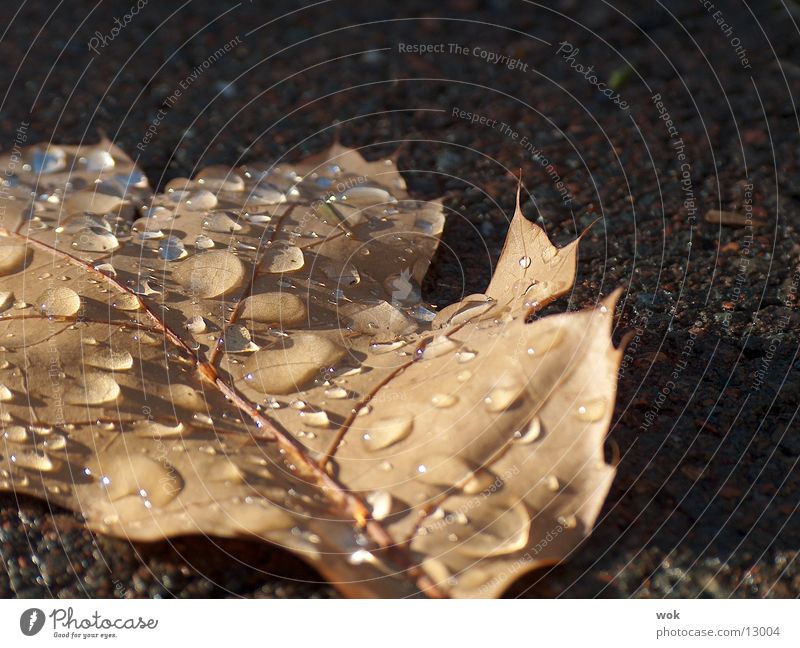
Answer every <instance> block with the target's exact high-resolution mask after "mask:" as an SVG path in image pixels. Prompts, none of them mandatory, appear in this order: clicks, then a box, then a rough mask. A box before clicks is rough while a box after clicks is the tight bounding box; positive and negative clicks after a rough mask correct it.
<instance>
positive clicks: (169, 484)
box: [95, 453, 184, 507]
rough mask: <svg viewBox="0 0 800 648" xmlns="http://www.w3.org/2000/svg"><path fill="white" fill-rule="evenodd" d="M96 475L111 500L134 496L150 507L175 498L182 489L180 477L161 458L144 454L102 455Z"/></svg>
mask: <svg viewBox="0 0 800 648" xmlns="http://www.w3.org/2000/svg"><path fill="white" fill-rule="evenodd" d="M95 472H97V473H98V474H102V475H103V477H102V478H101V484H103V485H104V486H105V488H106V492H107V493H108V496H109V497H110V498H111V499H112V500H119V499H122V498H123V497H127V496H130V495H136V496H138V497H140V498H141V499H142V500H143V503H147V502H149V503H150V504H151V505H152V506H157V507H162V506H166V505H167V504H169V503H170V502H171V501H172V500H174V499H175V498H176V497H177V496H178V494H179V493H180V492H181V490H183V486H184V483H183V478H182V477H181V475H180V474H179V473H178V471H177V470H176V469H175V468H174V467H172V466H170V465H168V464H166V462H163V461H156V460H154V459H151V458H150V457H147V456H145V455H143V454H134V453H125V454H117V455H112V456H111V457H103V458H102V461H101V462H100V466H99V469H98V470H95Z"/></svg>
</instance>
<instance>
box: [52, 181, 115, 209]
mask: <svg viewBox="0 0 800 648" xmlns="http://www.w3.org/2000/svg"><path fill="white" fill-rule="evenodd" d="M103 189H105V190H107V191H108V190H110V191H111V193H110V194H109V193H102V190H103ZM117 191H118V188H116V187H110V186H106V185H94V188H92V189H85V190H84V191H76V192H74V193H72V194H69V195H68V196H67V197H66V198H65V199H64V209H65V210H66V212H67V213H69V214H76V213H81V212H88V213H90V214H110V213H112V212H115V211H117V210H118V209H119V208H120V207H121V206H122V205H123V204H124V202H125V200H124V199H123V198H121V197H120V196H118V195H116V193H117Z"/></svg>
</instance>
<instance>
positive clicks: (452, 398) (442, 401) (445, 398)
mask: <svg viewBox="0 0 800 648" xmlns="http://www.w3.org/2000/svg"><path fill="white" fill-rule="evenodd" d="M457 402H458V396H456V395H455V394H434V395H433V396H432V397H431V405H433V406H434V407H437V408H439V409H445V408H448V407H452V406H453V405H455V404H456V403H457Z"/></svg>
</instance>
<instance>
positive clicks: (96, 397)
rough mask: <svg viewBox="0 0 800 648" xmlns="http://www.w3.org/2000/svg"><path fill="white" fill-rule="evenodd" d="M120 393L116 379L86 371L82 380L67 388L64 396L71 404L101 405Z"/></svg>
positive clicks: (114, 398)
mask: <svg viewBox="0 0 800 648" xmlns="http://www.w3.org/2000/svg"><path fill="white" fill-rule="evenodd" d="M119 394H120V388H119V385H118V384H117V381H116V380H114V379H113V378H112V377H111V376H109V375H108V374H104V373H87V374H86V375H85V376H84V379H83V381H82V382H80V383H79V384H77V385H71V386H70V387H69V388H67V390H66V392H65V394H64V397H65V400H66V401H67V402H68V403H71V404H73V405H102V404H103V403H110V402H112V401H115V400H116V399H117V397H118V396H119Z"/></svg>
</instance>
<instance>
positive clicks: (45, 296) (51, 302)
mask: <svg viewBox="0 0 800 648" xmlns="http://www.w3.org/2000/svg"><path fill="white" fill-rule="evenodd" d="M36 307H37V308H38V309H39V312H41V313H42V314H44V315H47V316H48V317H70V316H72V315H75V313H77V312H78V311H79V310H80V309H81V298H80V296H79V295H78V293H76V292H75V291H74V290H72V289H71V288H66V287H64V286H59V287H57V288H48V289H47V290H45V291H44V292H43V293H42V294H41V295H39V296H38V297H37V298H36Z"/></svg>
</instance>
